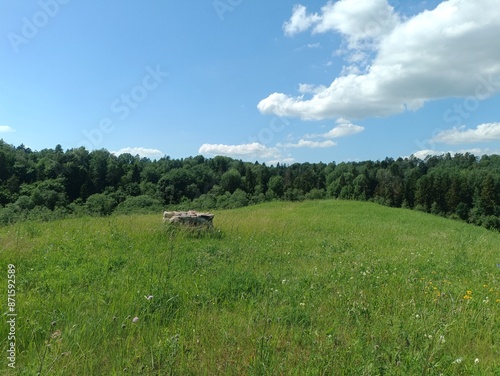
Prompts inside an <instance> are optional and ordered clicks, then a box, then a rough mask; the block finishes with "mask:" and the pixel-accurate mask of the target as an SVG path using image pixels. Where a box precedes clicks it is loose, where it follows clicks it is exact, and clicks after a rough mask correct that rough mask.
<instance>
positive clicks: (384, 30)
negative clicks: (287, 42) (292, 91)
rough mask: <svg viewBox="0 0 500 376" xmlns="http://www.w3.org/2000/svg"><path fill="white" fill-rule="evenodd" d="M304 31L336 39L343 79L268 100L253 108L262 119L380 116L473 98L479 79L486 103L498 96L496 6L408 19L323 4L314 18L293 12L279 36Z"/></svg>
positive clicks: (471, 5) (482, 1)
mask: <svg viewBox="0 0 500 376" xmlns="http://www.w3.org/2000/svg"><path fill="white" fill-rule="evenodd" d="M310 29H312V33H325V32H337V33H340V34H341V35H342V37H343V38H344V40H345V42H346V52H345V55H346V56H345V61H346V63H347V66H346V67H345V68H344V71H343V73H342V74H341V75H340V76H338V77H336V78H334V79H333V81H332V82H331V84H330V85H329V86H318V87H313V86H312V85H309V86H302V88H304V87H307V89H308V90H307V91H308V92H307V93H304V90H302V92H301V93H300V95H298V96H293V95H289V94H285V93H278V92H276V93H272V94H270V95H269V96H268V97H267V98H264V99H262V100H261V101H260V102H259V104H258V106H257V107H258V109H259V111H260V112H261V113H263V114H274V115H277V116H292V117H297V118H300V119H303V120H321V119H328V118H337V117H346V118H350V119H360V118H366V117H386V116H390V115H394V114H398V113H401V112H404V111H408V110H417V109H419V108H421V107H422V106H423V105H424V104H425V103H426V102H428V101H431V100H436V99H441V98H449V97H467V96H474V95H475V94H476V91H477V88H478V85H481V83H482V82H483V81H485V80H486V81H488V82H490V87H489V91H488V93H487V94H488V96H489V95H492V94H495V93H498V92H499V91H500V80H499V77H500V64H499V63H498V61H500V38H495V37H493V36H496V35H500V7H499V6H498V2H497V1H496V0H476V1H474V2H472V1H463V0H448V1H443V2H442V3H440V4H439V5H438V6H437V7H436V8H435V9H433V10H428V11H424V12H422V13H420V14H417V15H415V16H413V17H411V18H407V19H403V18H402V17H400V16H399V15H398V14H396V13H395V12H394V9H393V8H392V7H391V6H390V5H389V3H388V2H387V0H339V1H337V2H331V1H330V2H328V3H327V4H326V5H325V6H324V7H323V8H322V9H321V13H319V14H317V13H312V14H309V13H307V8H306V7H304V6H303V5H297V6H295V7H294V9H293V12H292V16H291V18H290V19H289V20H288V21H287V22H285V24H284V25H283V30H284V33H285V35H288V36H293V35H295V34H297V33H300V32H304V31H307V30H310ZM485 98H486V96H483V97H482V99H485Z"/></svg>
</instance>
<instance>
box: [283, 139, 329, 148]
mask: <svg viewBox="0 0 500 376" xmlns="http://www.w3.org/2000/svg"><path fill="white" fill-rule="evenodd" d="M336 145H337V143H336V142H333V141H331V140H326V141H310V140H304V139H300V140H299V141H298V142H297V143H296V144H294V143H287V144H278V145H277V146H278V147H282V148H313V149H317V148H330V147H332V146H336Z"/></svg>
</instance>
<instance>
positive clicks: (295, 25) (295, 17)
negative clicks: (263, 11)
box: [283, 5, 320, 36]
mask: <svg viewBox="0 0 500 376" xmlns="http://www.w3.org/2000/svg"><path fill="white" fill-rule="evenodd" d="M306 13H307V9H306V7H305V6H303V5H295V6H294V7H293V12H292V17H290V19H289V20H288V21H287V22H285V23H284V24H283V31H284V32H285V35H289V36H292V35H295V34H297V33H301V32H303V31H305V30H307V29H309V28H310V27H311V25H313V24H314V23H316V22H318V20H319V18H320V17H319V16H318V15H317V14H312V15H307V14H306Z"/></svg>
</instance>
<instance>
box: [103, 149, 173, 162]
mask: <svg viewBox="0 0 500 376" xmlns="http://www.w3.org/2000/svg"><path fill="white" fill-rule="evenodd" d="M111 153H112V154H115V155H120V154H126V153H128V154H131V155H134V156H135V155H139V156H140V157H142V158H151V159H156V158H161V157H163V156H164V154H163V152H162V151H160V150H158V149H146V148H141V147H137V148H131V147H127V148H123V149H120V150H118V151H112V152H111Z"/></svg>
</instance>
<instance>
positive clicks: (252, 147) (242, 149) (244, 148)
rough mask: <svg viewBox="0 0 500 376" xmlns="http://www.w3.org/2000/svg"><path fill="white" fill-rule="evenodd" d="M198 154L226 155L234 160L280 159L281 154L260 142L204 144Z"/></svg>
mask: <svg viewBox="0 0 500 376" xmlns="http://www.w3.org/2000/svg"><path fill="white" fill-rule="evenodd" d="M198 153H200V154H211V155H225V156H228V157H234V158H243V157H258V158H264V159H268V158H279V157H280V156H281V155H280V152H279V150H278V149H276V148H270V147H267V146H265V145H263V144H260V143H258V142H253V143H251V144H240V145H224V144H203V145H201V146H200V148H199V150H198Z"/></svg>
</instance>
